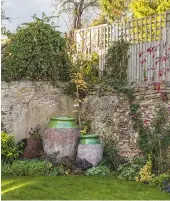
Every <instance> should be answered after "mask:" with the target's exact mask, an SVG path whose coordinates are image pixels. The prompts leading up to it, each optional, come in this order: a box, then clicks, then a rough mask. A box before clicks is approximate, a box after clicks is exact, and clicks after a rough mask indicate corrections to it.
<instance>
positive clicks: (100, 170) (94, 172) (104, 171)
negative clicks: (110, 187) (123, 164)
mask: <svg viewBox="0 0 170 201" xmlns="http://www.w3.org/2000/svg"><path fill="white" fill-rule="evenodd" d="M86 175H87V176H101V177H103V176H109V175H110V170H109V168H108V167H106V166H98V167H93V168H90V169H88V170H87V171H86Z"/></svg>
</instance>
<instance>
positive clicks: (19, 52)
mask: <svg viewBox="0 0 170 201" xmlns="http://www.w3.org/2000/svg"><path fill="white" fill-rule="evenodd" d="M33 19H34V21H33V22H29V23H25V24H23V25H22V26H21V27H19V28H18V29H17V31H16V33H14V34H10V35H8V38H9V42H8V43H7V44H6V45H5V46H4V47H3V50H2V80H4V81H15V80H22V79H30V80H33V81H38V80H43V81H51V82H53V83H54V82H55V81H57V80H60V81H68V80H70V76H69V73H70V60H69V58H68V55H67V51H66V40H65V38H63V37H62V36H61V33H60V32H59V31H56V30H55V26H53V24H52V23H50V18H48V17H46V16H45V15H43V17H42V19H39V18H37V17H36V16H34V17H33Z"/></svg>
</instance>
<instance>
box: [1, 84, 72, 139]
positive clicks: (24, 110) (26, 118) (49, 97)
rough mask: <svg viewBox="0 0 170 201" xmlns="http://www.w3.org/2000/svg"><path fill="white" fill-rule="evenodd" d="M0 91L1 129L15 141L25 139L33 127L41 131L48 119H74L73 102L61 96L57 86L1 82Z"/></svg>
mask: <svg viewBox="0 0 170 201" xmlns="http://www.w3.org/2000/svg"><path fill="white" fill-rule="evenodd" d="M1 88H2V89H1V115H2V116H1V122H2V123H1V125H2V129H5V130H6V131H7V132H9V133H12V134H14V136H16V139H17V140H20V139H23V138H25V137H28V136H29V134H28V133H29V131H30V129H31V128H34V127H35V126H36V125H37V124H40V125H41V126H42V130H43V129H44V128H45V127H46V125H47V123H48V121H49V120H50V118H51V117H52V116H74V113H73V110H74V109H73V100H72V99H71V98H70V97H68V96H66V95H64V93H63V86H62V85H61V84H59V86H58V87H53V86H52V85H51V84H49V83H44V82H34V83H33V82H29V81H27V82H25V81H23V82H12V83H5V82H2V83H1Z"/></svg>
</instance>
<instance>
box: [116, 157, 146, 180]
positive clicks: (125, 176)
mask: <svg viewBox="0 0 170 201" xmlns="http://www.w3.org/2000/svg"><path fill="white" fill-rule="evenodd" d="M144 164H145V159H144V158H137V157H136V158H134V159H133V160H132V161H131V162H129V163H125V164H122V165H120V166H119V167H118V169H117V172H118V178H119V179H122V180H135V177H136V176H137V175H138V174H139V171H140V169H141V168H142V167H143V165H144Z"/></svg>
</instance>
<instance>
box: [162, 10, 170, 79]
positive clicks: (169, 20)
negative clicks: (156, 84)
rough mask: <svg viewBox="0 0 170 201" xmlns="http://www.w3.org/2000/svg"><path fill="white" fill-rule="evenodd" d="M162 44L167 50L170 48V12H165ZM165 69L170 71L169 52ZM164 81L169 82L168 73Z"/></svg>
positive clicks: (169, 75) (169, 73)
mask: <svg viewBox="0 0 170 201" xmlns="http://www.w3.org/2000/svg"><path fill="white" fill-rule="evenodd" d="M163 42H164V45H165V47H166V49H167V50H168V49H169V48H170V10H168V11H166V21H165V28H164V34H163ZM165 68H166V69H167V68H168V69H170V51H169V52H168V59H167V61H166V67H165ZM166 81H170V71H166Z"/></svg>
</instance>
